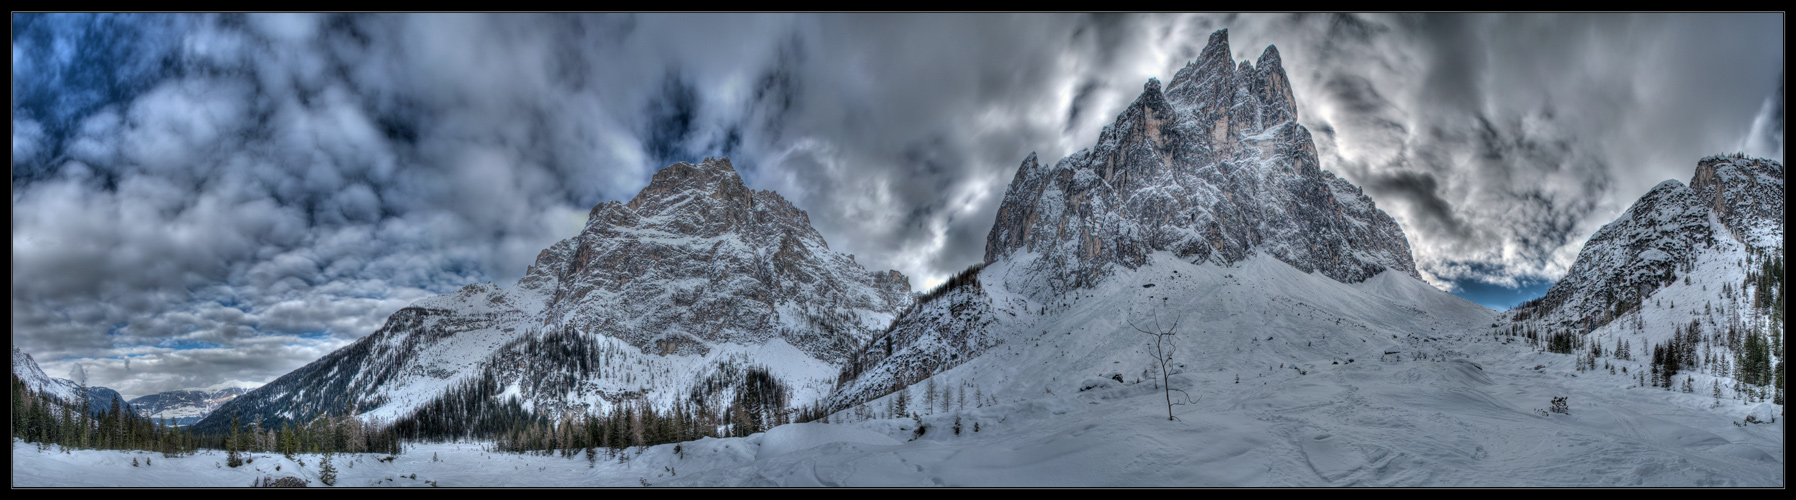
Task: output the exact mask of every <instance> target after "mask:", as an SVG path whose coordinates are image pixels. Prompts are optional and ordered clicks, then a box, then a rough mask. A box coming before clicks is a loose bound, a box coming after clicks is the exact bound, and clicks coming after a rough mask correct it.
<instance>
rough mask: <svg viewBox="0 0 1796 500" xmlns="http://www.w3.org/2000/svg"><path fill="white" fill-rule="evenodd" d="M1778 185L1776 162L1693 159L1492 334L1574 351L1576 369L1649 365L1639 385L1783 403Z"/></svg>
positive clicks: (1495, 326) (1780, 183)
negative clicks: (1681, 176) (1688, 170)
mask: <svg viewBox="0 0 1796 500" xmlns="http://www.w3.org/2000/svg"><path fill="white" fill-rule="evenodd" d="M1783 177H1784V168H1783V165H1782V164H1780V163H1778V162H1776V161H1771V160H1763V159H1756V158H1747V157H1744V156H1737V155H1735V156H1714V157H1709V158H1704V159H1702V160H1701V161H1699V162H1698V163H1697V167H1696V171H1695V173H1694V174H1693V175H1692V178H1691V181H1690V184H1689V185H1688V186H1686V185H1684V184H1683V183H1681V182H1678V181H1676V180H1667V181H1665V182H1663V183H1660V184H1659V185H1658V186H1657V187H1654V188H1653V190H1652V191H1651V192H1648V193H1647V194H1646V195H1645V196H1642V197H1641V198H1640V200H1639V201H1637V202H1635V203H1634V205H1633V206H1631V207H1629V209H1628V210H1627V212H1625V213H1623V214H1622V215H1621V217H1618V218H1617V219H1616V220H1615V221H1614V222H1612V223H1610V224H1608V225H1605V226H1604V227H1603V228H1602V230H1599V231H1597V233H1596V234H1595V235H1593V236H1592V237H1591V239H1590V241H1589V242H1587V243H1586V244H1585V246H1584V248H1583V249H1582V250H1581V251H1580V252H1579V253H1578V260H1577V261H1576V262H1575V263H1574V264H1573V265H1572V268H1571V271H1570V272H1568V273H1567V274H1566V276H1565V277H1564V278H1563V279H1561V280H1560V281H1559V282H1557V283H1554V285H1553V287H1552V288H1551V289H1550V290H1548V291H1547V293H1546V295H1545V296H1543V297H1541V298H1540V299H1537V300H1534V301H1530V302H1527V303H1523V304H1522V305H1520V306H1517V307H1516V308H1515V309H1513V310H1510V311H1507V312H1505V313H1504V314H1503V315H1502V318H1501V320H1500V321H1498V322H1497V323H1495V324H1493V325H1491V326H1492V330H1493V333H1494V334H1497V335H1503V336H1513V337H1522V338H1526V339H1528V340H1529V341H1530V342H1531V343H1532V344H1534V345H1537V346H1541V348H1543V349H1548V350H1554V351H1559V352H1562V353H1576V354H1578V355H1580V356H1581V357H1583V362H1582V363H1580V364H1579V365H1578V366H1577V368H1578V369H1579V370H1582V371H1588V370H1595V369H1601V370H1609V369H1612V367H1613V366H1614V365H1616V364H1617V363H1618V362H1622V361H1640V362H1651V364H1650V365H1649V366H1648V370H1649V371H1647V372H1645V373H1642V372H1640V371H1633V372H1631V373H1632V375H1633V376H1634V377H1635V378H1636V379H1637V383H1639V384H1641V385H1658V386H1661V387H1666V388H1670V389H1675V390H1679V391H1684V390H1688V391H1691V392H1696V393H1700V394H1706V395H1711V396H1714V395H1720V396H1722V397H1726V398H1728V399H1739V400H1744V401H1763V400H1772V401H1778V402H1781V401H1782V394H1783V393H1782V390H1781V385H1782V384H1781V380H1779V379H1778V375H1777V374H1778V373H1780V372H1782V368H1781V363H1783V358H1784V355H1783V349H1782V345H1783V337H1784V336H1783V331H1784V328H1783V321H1784V320H1783V315H1784V313H1783V307H1784V305H1783V303H1784V302H1785V301H1784V296H1783V294H1784V290H1785V288H1784V275H1783V232H1784V227H1783V226H1784V220H1783V206H1784V205H1783V198H1784V185H1783ZM1667 353H1669V354H1667ZM1666 356H1670V358H1667V357H1666ZM1667 359H1669V361H1667ZM1667 373H1669V374H1671V375H1670V376H1666V375H1665V374H1667Z"/></svg>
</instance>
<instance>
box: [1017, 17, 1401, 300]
mask: <svg viewBox="0 0 1796 500" xmlns="http://www.w3.org/2000/svg"><path fill="white" fill-rule="evenodd" d="M1229 54H1230V52H1229V45H1228V33H1227V30H1220V31H1217V32H1216V33H1214V34H1212V35H1210V39H1209V44H1208V45H1207V46H1205V47H1204V50H1203V52H1202V53H1201V54H1200V55H1199V56H1198V59H1197V60H1196V61H1193V62H1192V63H1191V64H1189V65H1187V66H1185V68H1184V69H1181V70H1179V72H1178V74H1177V75H1176V76H1174V77H1173V80H1172V83H1171V84H1168V85H1167V86H1166V88H1165V91H1162V90H1161V85H1160V82H1159V80H1149V81H1148V83H1147V85H1146V86H1145V88H1144V90H1143V91H1142V93H1141V95H1140V96H1139V97H1137V98H1136V99H1135V102H1134V103H1133V104H1131V105H1130V106H1129V107H1128V108H1127V109H1126V110H1124V111H1123V113H1122V115H1121V116H1119V117H1117V119H1116V122H1115V123H1114V124H1112V125H1110V126H1108V127H1105V129H1104V131H1103V132H1102V134H1101V135H1100V136H1099V138H1098V144H1097V145H1096V146H1094V147H1092V148H1088V149H1084V150H1080V151H1078V152H1076V153H1073V154H1072V155H1071V156H1068V157H1066V158H1063V159H1061V160H1060V161H1058V162H1055V163H1054V164H1053V165H1052V166H1051V167H1050V166H1045V165H1042V164H1041V163H1039V162H1038V161H1037V159H1036V158H1035V156H1034V155H1031V156H1030V157H1029V158H1027V159H1025V160H1024V161H1023V164H1022V166H1021V167H1020V168H1018V169H1017V174H1016V178H1015V179H1014V180H1012V181H1011V183H1010V187H1009V189H1008V191H1007V193H1006V194H1005V196H1004V201H1003V204H1002V205H1000V206H999V208H998V217H997V221H996V223H995V224H993V226H992V230H991V234H990V236H989V237H987V239H986V247H985V248H986V250H985V262H986V263H988V264H989V263H992V262H996V261H997V260H999V259H1002V258H1005V257H1011V256H1018V255H1019V254H1031V255H1033V256H1034V258H1033V259H1031V262H1030V263H1029V264H1028V265H1027V266H1024V267H1022V268H1018V272H1024V273H1027V274H1028V275H1029V279H1031V280H1033V281H1036V282H1039V285H1037V286H1031V287H1030V288H1031V289H1032V290H1039V291H1042V292H1046V293H1053V294H1060V293H1066V292H1067V291H1069V290H1072V289H1075V288H1082V287H1087V286H1089V285H1090V284H1092V283H1095V282H1096V281H1098V280H1101V279H1103V277H1104V276H1105V275H1106V274H1107V273H1109V272H1112V271H1113V270H1116V269H1126V268H1135V267H1138V266H1141V265H1143V264H1145V263H1146V262H1147V258H1148V255H1149V254H1152V253H1154V252H1157V251H1166V252H1171V253H1173V254H1174V255H1176V256H1178V257H1179V258H1182V259H1186V260H1187V261H1190V262H1213V263H1217V264H1228V263H1233V262H1239V261H1241V260H1243V259H1245V258H1247V257H1248V256H1250V255H1254V254H1256V253H1264V254H1267V255H1270V256H1272V257H1274V258H1277V259H1278V260H1281V261H1284V262H1285V263H1287V264H1290V265H1291V266H1292V267H1295V268H1297V269H1300V270H1303V271H1305V272H1310V271H1314V272H1319V273H1321V274H1322V275H1324V276H1328V277H1330V278H1333V279H1335V280H1338V281H1342V282H1349V283H1351V282H1358V281H1362V280H1365V279H1367V278H1370V277H1372V276H1375V275H1377V274H1379V273H1380V272H1382V271H1384V270H1386V269H1393V270H1396V271H1397V272H1400V273H1403V274H1407V275H1410V276H1412V277H1417V278H1418V279H1419V277H1420V276H1419V275H1418V274H1417V271H1416V267H1415V263H1414V261H1413V260H1412V258H1411V256H1410V251H1409V242H1408V240H1407V239H1406V238H1405V237H1404V236H1403V231H1402V229H1401V228H1399V227H1398V226H1397V223H1396V221H1395V220H1393V219H1391V217H1390V216H1389V215H1387V214H1385V213H1384V211H1382V210H1379V209H1378V208H1377V207H1376V206H1374V205H1373V203H1372V200H1371V199H1370V198H1368V197H1366V196H1365V194H1364V193H1362V192H1361V191H1360V189H1359V188H1358V187H1356V186H1354V185H1353V184H1351V183H1349V182H1347V181H1346V180H1344V179H1341V178H1338V177H1335V176H1334V174H1333V173H1330V172H1328V171H1325V170H1321V169H1320V168H1319V166H1318V162H1317V158H1316V146H1315V143H1314V142H1312V141H1311V140H1310V133H1309V130H1307V129H1305V128H1304V127H1303V125H1300V124H1298V123H1297V116H1298V114H1297V104H1296V102H1295V100H1294V99H1293V97H1292V94H1291V88H1290V83H1289V80H1288V79H1287V78H1286V76H1285V70H1284V67H1283V66H1282V65H1281V63H1280V61H1279V55H1278V50H1277V49H1276V48H1274V47H1271V46H1268V47H1267V48H1266V50H1265V52H1264V53H1263V54H1261V55H1260V58H1259V61H1258V63H1257V67H1256V64H1251V63H1248V62H1246V61H1242V62H1241V63H1240V65H1239V66H1237V65H1234V64H1232V63H1231V61H1230V55H1229ZM1036 298H1041V297H1040V296H1037V297H1036Z"/></svg>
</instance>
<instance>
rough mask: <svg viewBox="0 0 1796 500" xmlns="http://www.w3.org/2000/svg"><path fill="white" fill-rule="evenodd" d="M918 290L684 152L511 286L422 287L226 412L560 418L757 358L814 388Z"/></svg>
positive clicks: (713, 164)
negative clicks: (387, 314) (440, 405)
mask: <svg viewBox="0 0 1796 500" xmlns="http://www.w3.org/2000/svg"><path fill="white" fill-rule="evenodd" d="M910 300H911V298H910V284H909V280H908V278H906V277H905V276H904V275H903V274H899V273H898V272H897V271H883V272H868V271H867V270H866V269H864V268H862V267H861V266H860V265H859V264H857V263H855V262H854V260H853V258H852V257H851V256H847V255H843V254H839V253H836V252H834V251H831V250H830V249H829V244H828V243H826V242H824V240H823V236H822V235H821V234H819V233H818V232H817V231H816V229H813V228H812V227H811V225H810V218H809V216H807V215H806V214H805V212H804V211H802V210H799V209H798V208H796V207H794V206H793V205H792V204H791V203H790V202H788V201H786V199H785V198H782V197H781V196H780V195H779V194H776V193H774V192H772V191H756V190H751V189H748V187H747V186H745V185H744V184H743V183H742V179H741V177H740V176H738V175H737V173H736V171H735V169H734V168H733V167H732V166H731V165H730V162H729V160H727V159H706V160H705V161H703V162H701V163H698V164H689V163H677V164H674V165H672V166H669V167H667V168H664V169H662V170H661V171H660V172H657V173H656V174H655V175H654V178H653V180H652V181H651V182H650V183H649V185H648V187H646V188H644V189H643V190H642V191H641V192H640V193H638V194H637V195H636V197H635V198H633V199H631V200H630V201H629V202H628V203H619V202H607V203H603V204H600V205H599V206H597V207H594V208H593V210H592V213H591V216H590V218H589V220H588V221H587V224H586V227H585V229H584V230H582V231H581V233H580V235H578V236H575V237H573V238H569V239H566V240H563V241H561V242H558V243H556V244H555V245H553V246H551V247H549V248H548V249H545V250H543V251H542V253H541V254H539V255H538V256H537V259H536V262H535V263H534V264H532V265H531V266H530V268H529V270H528V271H527V272H526V274H525V277H524V278H522V279H520V280H519V281H518V283H517V285H516V286H514V287H512V288H511V289H501V288H499V287H496V286H493V285H491V284H473V285H468V286H467V287H464V288H462V289H461V290H459V291H457V292H455V293H451V294H447V295H440V296H436V297H430V298H426V299H422V300H419V301H417V302H415V303H413V304H412V305H411V306H409V307H407V308H405V309H402V310H400V311H398V312H397V313H394V314H393V316H392V317H391V318H389V319H388V321H387V323H386V325H384V326H383V327H382V328H381V329H380V330H378V331H376V332H375V333H373V334H372V335H369V336H367V337H364V338H362V339H360V340H358V341H356V342H355V343H353V344H351V345H349V346H346V347H344V348H343V349H340V350H338V351H336V352H333V353H331V354H329V355H326V356H325V357H324V358H322V359H320V360H318V361H316V362H313V363H311V364H309V365H307V366H305V367H303V368H301V369H299V370H296V371H294V372H293V373H290V374H288V375H286V376H283V377H281V378H280V379H277V380H275V381H274V382H271V383H269V384H268V385H266V386H264V387H262V388H260V389H258V390H256V391H252V392H251V393H249V394H246V395H244V396H242V397H239V398H237V399H235V400H232V401H231V402H229V403H227V404H226V406H225V407H223V408H220V411H218V412H216V413H215V415H228V414H230V413H231V412H233V411H234V412H237V413H238V414H240V415H242V416H243V418H246V419H275V420H279V419H291V418H309V417H311V416H312V415H316V414H318V413H320V412H323V413H330V414H339V413H341V412H342V411H343V409H344V408H353V410H354V411H356V412H358V413H364V412H370V411H373V412H375V414H376V415H377V416H380V417H382V418H387V419H394V420H399V419H404V418H407V416H408V415H411V413H412V412H413V411H415V410H416V409H417V408H420V407H421V406H422V405H426V404H429V403H430V401H432V400H433V399H439V398H442V397H444V395H445V394H448V393H450V392H451V391H462V394H464V395H465V394H473V393H478V394H480V395H481V396H479V398H477V399H480V398H485V399H484V400H487V401H488V403H481V404H491V405H498V404H501V403H500V402H499V399H500V398H511V397H516V398H517V400H518V401H519V402H520V404H521V406H522V407H523V408H525V409H529V410H532V411H537V412H539V413H544V414H549V415H553V414H556V413H558V412H563V411H570V410H577V409H587V410H593V409H599V408H602V407H604V406H605V405H607V404H615V403H618V402H621V401H625V400H637V399H648V400H651V401H655V402H658V404H666V403H669V402H671V401H672V399H673V398H675V397H678V396H680V395H683V394H688V393H690V392H691V391H693V390H694V388H695V387H696V386H698V385H700V384H702V383H704V381H705V380H707V379H708V378H714V377H715V376H717V374H718V373H734V372H733V371H731V370H739V369H741V368H742V367H744V366H749V365H767V366H768V367H769V368H770V369H772V370H773V372H774V373H776V374H779V375H781V377H782V378H783V379H787V380H788V382H789V383H792V384H794V385H797V386H800V387H801V388H803V387H804V384H805V383H806V381H805V380H795V379H802V378H805V377H811V378H826V377H827V374H828V373H829V372H831V371H833V369H834V368H833V367H835V366H839V365H840V364H841V363H842V362H843V361H844V360H845V359H846V357H847V355H848V353H849V352H850V351H851V350H852V348H853V347H855V346H859V345H861V344H863V343H865V342H866V341H867V339H869V338H870V337H871V336H872V334H873V333H874V332H876V331H878V329H881V328H883V327H884V326H885V325H887V324H888V323H890V321H891V319H892V317H893V316H894V315H895V314H896V313H897V312H898V311H900V310H902V309H903V308H905V307H907V306H909V305H910ZM720 349H721V350H720ZM819 371H821V373H816V372H819ZM817 383H819V384H827V380H824V381H822V382H817ZM825 388H826V387H825ZM823 389H824V388H816V389H813V392H821V391H822V390H823ZM489 393H490V394H489ZM458 397H462V396H458ZM216 420H217V419H210V420H206V421H204V422H203V423H202V424H201V428H202V429H205V428H208V427H207V426H213V427H216V426H218V425H221V424H220V423H219V422H217V421H216Z"/></svg>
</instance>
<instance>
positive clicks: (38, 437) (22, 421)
mask: <svg viewBox="0 0 1796 500" xmlns="http://www.w3.org/2000/svg"><path fill="white" fill-rule="evenodd" d="M83 392H85V391H83ZM90 404H91V403H89V402H88V399H87V398H85V397H84V398H81V401H80V402H79V403H78V405H77V403H74V402H68V401H61V400H59V399H57V398H54V397H51V396H50V395H47V394H40V393H38V392H37V391H33V390H31V388H30V387H28V386H26V385H25V381H24V380H22V379H20V378H19V375H18V374H16V373H15V374H13V376H12V436H13V437H14V438H18V439H20V440H23V441H26V442H33V443H38V444H39V445H40V446H49V445H59V446H62V447H63V448H67V449H86V450H150V451H160V452H163V453H164V454H165V455H169V456H175V455H185V454H191V453H193V452H194V451H195V450H197V449H199V448H200V447H203V446H205V442H206V439H205V437H204V436H197V435H195V434H194V433H193V432H192V431H187V430H181V429H177V428H176V427H175V426H174V425H171V424H170V423H169V422H168V421H166V420H164V421H160V422H158V421H155V420H152V419H148V418H144V417H140V416H138V415H137V412H134V411H131V410H130V409H129V408H128V407H126V406H125V405H121V404H120V402H119V400H118V399H117V398H114V399H113V400H112V405H111V407H110V408H106V409H103V410H101V411H100V412H98V413H94V412H92V411H90V410H91V408H89V405H90Z"/></svg>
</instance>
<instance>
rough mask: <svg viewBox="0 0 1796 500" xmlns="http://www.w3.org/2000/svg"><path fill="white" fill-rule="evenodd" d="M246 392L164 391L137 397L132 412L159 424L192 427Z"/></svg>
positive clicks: (235, 389)
mask: <svg viewBox="0 0 1796 500" xmlns="http://www.w3.org/2000/svg"><path fill="white" fill-rule="evenodd" d="M245 392H248V391H247V390H245V389H243V388H241V387H227V388H224V389H219V390H216V391H166V392H159V393H156V394H151V395H148V396H140V397H137V398H135V399H132V400H131V401H130V403H131V409H132V410H135V411H136V412H137V414H138V415H142V416H145V417H149V418H150V419H153V420H156V421H158V422H160V421H163V420H164V419H167V420H168V421H170V422H173V423H174V424H175V425H180V426H186V425H193V424H194V423H197V422H199V421H200V420H201V419H204V418H206V415H210V414H212V410H216V409H218V407H219V406H220V405H223V404H224V403H225V402H227V401H230V400H231V399H234V398H236V397H237V396H241V395H243V393H245Z"/></svg>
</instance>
